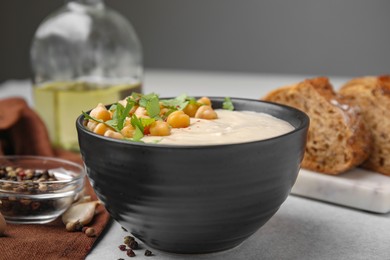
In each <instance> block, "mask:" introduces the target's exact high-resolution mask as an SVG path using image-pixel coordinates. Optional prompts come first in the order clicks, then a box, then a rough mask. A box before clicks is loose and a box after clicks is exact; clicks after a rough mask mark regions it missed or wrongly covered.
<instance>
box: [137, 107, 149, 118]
mask: <svg viewBox="0 0 390 260" xmlns="http://www.w3.org/2000/svg"><path fill="white" fill-rule="evenodd" d="M134 114H135V115H136V116H137V117H138V118H148V117H149V116H148V112H147V111H146V109H145V108H144V107H138V108H137V109H136V110H135V112H134Z"/></svg>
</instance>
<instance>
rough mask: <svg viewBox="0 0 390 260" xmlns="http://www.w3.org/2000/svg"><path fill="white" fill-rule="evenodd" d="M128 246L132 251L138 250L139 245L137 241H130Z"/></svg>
mask: <svg viewBox="0 0 390 260" xmlns="http://www.w3.org/2000/svg"><path fill="white" fill-rule="evenodd" d="M128 246H129V247H130V248H131V249H138V243H137V241H135V240H133V241H130V243H129V244H128Z"/></svg>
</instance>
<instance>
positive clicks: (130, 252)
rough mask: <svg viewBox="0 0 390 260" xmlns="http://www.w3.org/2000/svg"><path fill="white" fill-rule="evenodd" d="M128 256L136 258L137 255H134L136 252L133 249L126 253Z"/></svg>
mask: <svg viewBox="0 0 390 260" xmlns="http://www.w3.org/2000/svg"><path fill="white" fill-rule="evenodd" d="M126 254H127V255H128V256H130V257H134V256H135V253H134V251H133V250H131V249H127V252H126Z"/></svg>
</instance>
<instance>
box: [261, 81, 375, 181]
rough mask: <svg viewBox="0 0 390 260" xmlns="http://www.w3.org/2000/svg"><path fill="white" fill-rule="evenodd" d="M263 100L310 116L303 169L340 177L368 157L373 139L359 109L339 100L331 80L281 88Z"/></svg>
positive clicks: (346, 101)
mask: <svg viewBox="0 0 390 260" xmlns="http://www.w3.org/2000/svg"><path fill="white" fill-rule="evenodd" d="M262 99H263V100H266V101H271V102H276V103H280V104H284V105H288V106H292V107H295V108H297V109H300V110H302V111H303V112H305V113H306V114H307V115H308V116H309V117H310V127H309V131H308V137H307V144H306V151H305V155H304V158H303V161H302V167H303V168H306V169H309V170H313V171H316V172H321V173H326V174H340V173H342V172H345V171H347V170H349V169H351V168H353V167H355V166H357V165H359V164H361V163H362V162H363V161H365V160H366V159H367V158H368V156H369V153H370V149H371V136H370V134H369V132H368V131H366V125H365V124H364V122H363V120H362V117H361V115H360V110H359V108H358V107H357V106H355V105H351V104H349V103H348V102H349V100H344V99H343V98H341V97H339V96H338V95H337V94H336V93H335V91H334V90H333V86H332V85H331V84H330V82H329V79H328V78H326V77H318V78H313V79H307V80H304V81H303V82H300V83H298V84H295V85H291V86H287V87H281V88H278V89H276V90H274V91H272V92H270V93H269V94H268V95H266V96H265V97H263V98H262Z"/></svg>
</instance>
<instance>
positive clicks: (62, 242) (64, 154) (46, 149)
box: [0, 98, 110, 260]
mask: <svg viewBox="0 0 390 260" xmlns="http://www.w3.org/2000/svg"><path fill="white" fill-rule="evenodd" d="M1 154H4V155H40V156H53V157H59V158H63V159H67V160H71V161H74V162H76V163H80V164H82V160H81V156H80V154H76V153H71V152H68V151H64V150H58V149H53V148H52V146H51V144H50V141H49V136H48V133H47V129H46V127H45V125H44V123H43V121H42V120H41V119H40V118H39V116H38V115H37V114H36V113H35V112H34V111H33V110H32V109H31V108H30V107H29V106H28V104H27V103H26V102H25V101H24V100H23V99H21V98H8V99H3V100H0V155H1ZM86 180H87V181H86V187H85V194H86V195H91V196H92V199H94V200H95V199H96V194H95V193H94V191H93V189H92V186H91V185H90V183H89V181H88V179H87V178H86ZM97 212H98V213H97V214H96V216H95V217H94V220H93V222H92V223H91V224H90V225H88V226H91V227H93V228H94V229H95V231H96V236H95V237H87V236H86V235H85V234H84V233H82V232H67V231H66V230H65V226H64V224H63V223H62V221H61V219H60V218H58V219H56V220H55V221H53V222H51V223H48V224H44V225H22V224H19V225H16V224H8V225H7V228H6V232H5V236H4V237H0V259H1V260H2V259H4V260H5V259H74V260H76V259H84V258H85V257H86V256H87V254H88V252H89V251H90V250H91V248H92V246H93V244H94V242H95V241H96V240H97V239H98V237H99V235H100V234H101V233H102V232H103V230H104V227H105V226H106V224H107V223H108V221H109V218H110V217H109V214H108V212H107V211H106V210H105V208H104V207H103V206H102V205H100V206H98V208H97Z"/></svg>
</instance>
